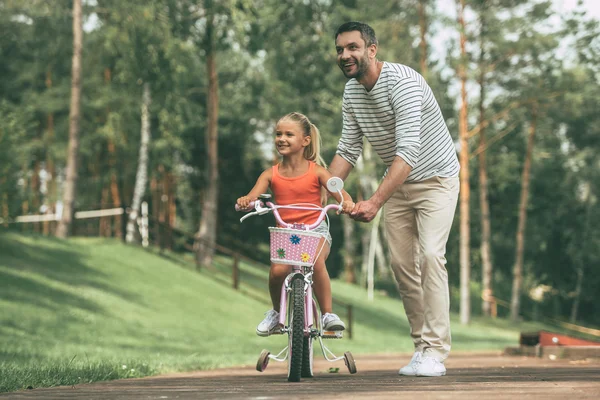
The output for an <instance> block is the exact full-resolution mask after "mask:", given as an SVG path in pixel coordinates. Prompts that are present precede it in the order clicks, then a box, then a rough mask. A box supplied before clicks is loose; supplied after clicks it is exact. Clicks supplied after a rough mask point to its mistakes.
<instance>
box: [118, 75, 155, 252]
mask: <svg viewBox="0 0 600 400" xmlns="http://www.w3.org/2000/svg"><path fill="white" fill-rule="evenodd" d="M151 102H152V98H151V94H150V84H149V83H148V82H145V83H144V89H143V93H142V129H141V136H142V138H141V141H140V155H139V162H138V168H137V173H136V175H135V187H134V189H133V200H132V202H131V211H130V212H129V220H128V221H127V235H126V236H125V241H126V242H127V243H133V241H134V240H135V224H136V222H137V218H138V214H139V212H140V211H139V210H140V204H141V202H142V197H143V196H144V192H145V191H146V183H147V182H148V145H149V143H150V110H149V108H150V103H151Z"/></svg>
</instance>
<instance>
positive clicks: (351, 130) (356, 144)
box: [336, 92, 363, 166]
mask: <svg viewBox="0 0 600 400" xmlns="http://www.w3.org/2000/svg"><path fill="white" fill-rule="evenodd" d="M342 120H343V121H342V122H343V125H342V137H341V138H340V140H339V142H338V147H337V151H336V154H338V155H340V156H341V157H342V158H343V159H344V160H346V161H348V162H349V163H350V164H352V166H354V165H356V160H358V157H359V156H360V155H361V154H362V149H363V133H362V131H361V130H360V127H359V126H358V123H357V122H356V117H355V116H354V111H353V110H352V104H351V103H350V100H348V98H347V97H346V93H345V92H344V97H343V102H342Z"/></svg>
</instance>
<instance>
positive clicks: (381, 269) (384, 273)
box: [375, 219, 391, 279]
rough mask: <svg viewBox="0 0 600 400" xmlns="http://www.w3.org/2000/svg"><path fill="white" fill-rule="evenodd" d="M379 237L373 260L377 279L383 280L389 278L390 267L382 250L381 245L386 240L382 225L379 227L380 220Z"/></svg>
mask: <svg viewBox="0 0 600 400" xmlns="http://www.w3.org/2000/svg"><path fill="white" fill-rule="evenodd" d="M378 229H379V235H378V237H379V238H380V239H379V240H377V247H376V248H375V260H376V264H377V271H378V277H379V278H385V279H387V278H388V277H390V271H391V270H390V267H389V265H390V264H389V262H388V259H387V257H386V256H385V251H384V248H383V243H384V242H385V240H386V238H385V229H383V227H382V225H381V219H380V220H379V226H378Z"/></svg>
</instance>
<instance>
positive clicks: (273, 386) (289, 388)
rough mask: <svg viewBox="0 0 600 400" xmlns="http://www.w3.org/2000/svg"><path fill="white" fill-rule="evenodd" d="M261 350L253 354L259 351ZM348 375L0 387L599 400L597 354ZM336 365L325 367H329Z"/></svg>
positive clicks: (361, 369) (489, 359) (465, 358)
mask: <svg viewBox="0 0 600 400" xmlns="http://www.w3.org/2000/svg"><path fill="white" fill-rule="evenodd" d="M257 356H258V355H257ZM355 359H356V366H357V369H358V372H357V373H356V374H353V375H351V374H350V373H349V372H348V370H347V369H346V366H345V365H344V363H343V361H339V362H336V363H329V362H327V361H325V360H324V359H323V358H322V357H318V358H315V377H314V378H310V379H303V380H302V381H301V382H299V383H289V382H287V376H286V371H287V370H286V368H287V367H286V364H285V363H277V362H274V361H271V362H270V364H269V366H268V368H267V370H266V371H265V372H262V373H260V372H257V371H256V370H255V368H254V366H245V367H237V368H227V369H219V370H213V371H199V372H192V373H181V374H173V375H164V376H155V377H148V378H142V379H125V380H118V381H110V382H99V383H94V384H85V385H77V386H73V387H57V388H48V389H34V390H28V391H20V392H14V393H4V394H0V398H11V399H42V398H43V399H53V398H56V399H203V400H204V399H206V400H210V399H253V400H267V399H308V398H310V399H312V398H326V399H328V398H339V399H370V400H375V399H377V400H379V399H399V398H402V399H413V398H414V399H457V400H458V399H460V400H464V399H478V400H484V399H523V398H527V399H561V400H562V399H576V400H580V399H600V360H599V359H584V360H571V361H570V360H562V359H557V360H551V359H542V358H534V357H521V356H504V355H501V354H499V353H487V354H482V353H479V354H465V353H462V354H457V353H453V354H452V355H451V357H450V358H449V359H448V360H447V362H446V367H447V369H448V373H447V375H446V376H443V377H439V378H416V377H403V376H399V375H398V369H399V368H400V367H401V366H402V365H404V364H405V363H406V362H408V361H409V359H410V355H409V354H396V355H370V356H355ZM331 367H334V370H333V371H335V368H338V367H339V370H338V371H337V372H330V368H331Z"/></svg>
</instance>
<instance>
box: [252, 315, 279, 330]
mask: <svg viewBox="0 0 600 400" xmlns="http://www.w3.org/2000/svg"><path fill="white" fill-rule="evenodd" d="M277 325H279V312H278V311H275V310H269V311H267V312H266V313H265V319H263V320H262V322H261V323H260V324H258V326H257V327H256V334H257V335H258V336H269V335H270V334H271V333H273V332H274V331H275V328H277Z"/></svg>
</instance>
